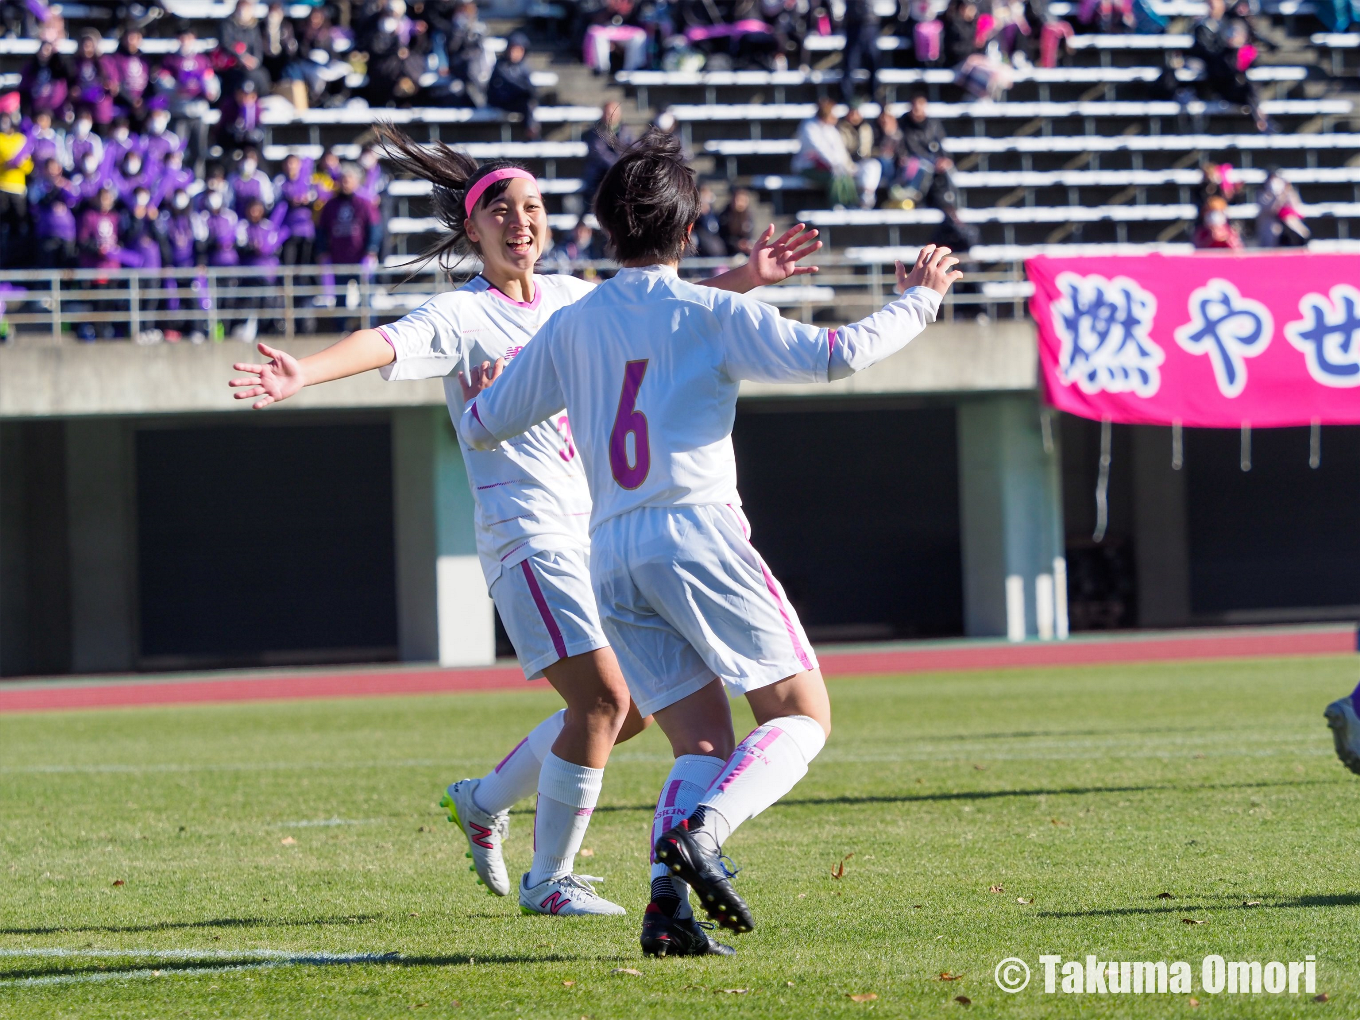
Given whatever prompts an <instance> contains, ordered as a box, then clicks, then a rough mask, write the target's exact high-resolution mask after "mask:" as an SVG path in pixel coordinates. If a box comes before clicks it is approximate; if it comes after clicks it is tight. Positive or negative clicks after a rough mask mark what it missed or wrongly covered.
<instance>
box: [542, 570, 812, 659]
mask: <svg viewBox="0 0 1360 1020" xmlns="http://www.w3.org/2000/svg"><path fill="white" fill-rule="evenodd" d="M520 568H521V569H522V570H523V571H524V580H525V581H527V582H528V584H529V594H530V595H532V596H533V597H534V605H536V606H538V615H539V616H541V617H543V625H544V626H545V627H547V628H548V636H549V637H550V638H552V643H553V650H554V651H555V652H557V657H558V658H559V659H565V658H566V657H567V643H566V641H564V640H562V631H561V630H560V629H559V628H558V626H557V621H556V620H554V619H553V617H552V612H551V611H550V610H549V609H548V600H547V599H545V598H544V597H543V589H542V588H540V587H539V586H538V578H536V577H535V576H534V568H533V567H531V566H529V561H528V560H521V561H520ZM811 668H812V667H811V666H809V667H808V669H811Z"/></svg>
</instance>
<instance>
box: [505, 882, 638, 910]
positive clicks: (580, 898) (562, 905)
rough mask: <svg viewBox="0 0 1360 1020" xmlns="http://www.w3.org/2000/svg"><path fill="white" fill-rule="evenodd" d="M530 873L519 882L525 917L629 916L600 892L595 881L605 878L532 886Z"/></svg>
mask: <svg viewBox="0 0 1360 1020" xmlns="http://www.w3.org/2000/svg"><path fill="white" fill-rule="evenodd" d="M528 881H529V873H528V872H525V873H524V877H523V878H521V879H520V880H519V909H520V912H521V913H525V914H551V915H553V916H554V917H618V916H619V915H620V914H626V913H627V912H628V911H626V910H624V909H623V908H622V907H621V906H619V905H618V904H617V903H610V902H609V901H608V900H607V899H605V898H604V897H603V896H601V895H600V894H599V893H597V892H596V891H595V890H594V889H593V888H592V887H591V884H590V883H592V882H603V881H604V879H602V878H596V877H595V876H594V875H564V876H563V877H562V878H550V879H548V881H546V882H540V883H539V884H538V885H536V886H533V887H532V888H530V887H529V885H528V884H527V883H528Z"/></svg>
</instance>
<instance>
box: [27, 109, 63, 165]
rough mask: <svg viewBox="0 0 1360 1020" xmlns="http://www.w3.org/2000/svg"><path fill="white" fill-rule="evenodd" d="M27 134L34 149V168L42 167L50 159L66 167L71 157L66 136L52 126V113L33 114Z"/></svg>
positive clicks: (44, 111)
mask: <svg viewBox="0 0 1360 1020" xmlns="http://www.w3.org/2000/svg"><path fill="white" fill-rule="evenodd" d="M27 133H28V141H29V144H30V145H31V146H32V147H33V149H32V152H31V153H30V155H32V157H33V165H34V166H37V167H40V166H42V165H43V164H44V163H46V162H47V161H48V160H49V159H55V160H57V162H59V163H61V164H62V165H63V166H65V165H66V162H67V158H68V155H69V152H68V150H67V148H66V136H65V134H64V133H63V132H61V131H58V130H57V129H56V128H54V127H53V126H52V114H51V113H49V112H48V111H46V110H41V111H39V112H37V113H35V114H33V119H32V121H31V122H30V123H29V126H28V132H27Z"/></svg>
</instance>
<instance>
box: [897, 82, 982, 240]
mask: <svg viewBox="0 0 1360 1020" xmlns="http://www.w3.org/2000/svg"><path fill="white" fill-rule="evenodd" d="M899 128H900V131H901V135H902V141H901V148H900V149H899V151H898V156H897V173H896V176H895V179H894V183H895V184H896V185H897V186H898V187H899V188H901V189H903V191H902V194H903V196H904V198H905V199H907V200H910V201H911V202H913V203H914V204H922V205H927V206H930V207H931V208H934V209H939V210H940V211H941V212H942V213H944V222H943V223H941V224H940V227H939V229H938V230H936V232H935V236H934V237H933V238H932V243H934V244H942V245H945V246H947V247H949V248H953V249H954V250H955V251H966V250H968V249H969V248H970V247H972V246H973V245H975V244H977V236H978V235H977V228H976V227H974V226H972V225H970V224H967V223H964V222H963V220H962V219H960V218H959V211H958V194H957V192H956V190H955V188H954V178H953V172H954V161H953V160H952V159H950V158H949V156H948V154H947V153H946V152H945V149H944V142H945V133H944V128H943V127H942V126H941V125H940V122H939V121H937V120H935V119H934V118H932V117H931V116H930V101H929V99H927V97H926V94H925V93H924V92H916V93H914V94H913V95H912V97H911V108H910V110H909V111H908V113H907V116H906V118H905V119H904V120H903V121H902V122H901V124H900V125H899Z"/></svg>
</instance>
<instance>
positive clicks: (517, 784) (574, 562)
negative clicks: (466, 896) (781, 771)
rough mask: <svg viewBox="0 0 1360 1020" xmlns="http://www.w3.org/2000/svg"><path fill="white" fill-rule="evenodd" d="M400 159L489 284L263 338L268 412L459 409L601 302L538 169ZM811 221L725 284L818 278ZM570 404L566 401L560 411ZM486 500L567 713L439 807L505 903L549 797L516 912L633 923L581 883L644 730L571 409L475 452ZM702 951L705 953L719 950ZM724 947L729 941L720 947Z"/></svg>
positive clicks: (256, 383) (494, 582)
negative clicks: (552, 222) (375, 405)
mask: <svg viewBox="0 0 1360 1020" xmlns="http://www.w3.org/2000/svg"><path fill="white" fill-rule="evenodd" d="M380 133H381V135H382V136H383V140H384V142H385V143H386V155H387V158H388V159H389V160H390V161H391V162H392V163H393V164H394V165H395V166H396V168H397V169H398V170H400V171H404V172H406V173H408V174H410V175H412V176H416V177H420V178H423V179H425V180H428V181H430V182H431V184H433V185H434V188H433V191H434V198H435V206H436V211H437V212H438V213H439V215H440V217H441V219H442V220H443V221H444V226H445V233H444V235H443V237H442V239H441V240H440V241H439V242H438V244H437V246H436V247H435V248H434V249H433V250H432V251H430V252H428V253H427V255H426V257H427V258H439V259H440V260H441V262H443V261H444V260H445V258H446V257H448V258H457V257H465V256H472V255H475V256H476V257H477V258H478V259H479V260H480V262H481V264H482V266H481V272H480V274H479V275H478V276H477V277H476V278H475V279H473V280H472V281H471V282H469V283H468V284H467V285H466V286H464V287H461V288H460V289H458V290H455V291H450V292H446V293H442V294H439V295H437V296H436V297H434V298H432V299H431V300H430V301H428V302H426V303H425V304H423V305H421V306H420V307H419V308H417V309H416V310H415V311H413V312H411V313H410V314H409V315H407V316H405V317H404V318H402V319H401V320H400V321H398V322H395V323H393V324H391V325H389V326H382V327H380V328H378V329H361V330H358V331H356V332H354V333H351V334H350V335H349V336H347V337H345V339H343V340H341V341H340V342H339V343H336V344H333V345H332V346H330V347H328V348H326V349H325V350H324V351H320V352H318V353H316V354H313V355H311V356H310V357H307V358H303V359H301V360H296V359H294V358H292V357H291V356H289V355H288V354H287V353H285V352H283V351H279V350H275V349H274V348H272V347H268V346H265V345H263V344H262V345H260V351H261V353H262V354H264V355H265V356H266V357H268V358H270V359H271V360H270V361H269V363H268V364H258V365H257V364H245V363H242V364H238V365H236V368H237V370H238V371H241V372H244V373H246V374H245V375H243V376H242V377H240V378H237V379H233V380H232V381H231V385H232V386H233V387H235V388H236V390H237V393H236V396H237V398H238V399H246V400H252V401H254V404H253V406H254V407H256V408H257V409H258V408H264V407H268V406H270V405H272V404H274V403H277V402H278V401H281V400H285V399H287V398H289V397H290V396H292V395H293V394H295V393H297V392H298V391H299V390H300V389H302V388H303V387H304V386H308V385H314V384H317V383H323V382H327V381H329V380H333V379H340V378H344V377H346V376H351V375H355V374H358V373H360V372H365V371H370V370H373V369H380V370H381V371H382V373H383V375H384V376H385V377H386V378H388V379H393V380H397V379H424V378H434V377H441V376H442V377H444V379H445V382H444V390H445V394H446V396H447V400H448V405H449V410H450V413H451V414H452V416H453V417H454V418H455V420H456V418H457V416H458V415H459V414H461V413H462V408H463V399H464V397H463V394H462V392H461V390H460V388H459V385H458V382H457V380H456V379H455V378H454V376H455V374H457V373H458V372H459V370H460V369H463V368H465V367H468V366H470V365H478V364H482V363H484V362H485V363H487V364H489V363H490V362H491V360H493V359H500V358H505V359H509V358H513V357H514V356H515V354H516V353H517V352H518V351H520V350H522V349H525V345H527V344H529V342H530V340H531V339H532V338H533V336H534V334H535V333H536V332H537V331H538V329H539V327H540V326H542V325H543V323H544V322H545V321H546V320H547V318H548V317H549V316H550V315H551V314H552V313H553V312H554V311H556V310H557V309H559V308H561V307H563V306H565V305H568V304H570V303H571V302H573V301H576V300H578V299H579V298H581V297H583V296H585V295H587V294H589V293H591V292H592V291H593V290H594V288H593V286H592V285H590V284H587V283H585V282H584V281H581V280H576V279H573V278H572V277H570V276H540V275H538V274H537V273H535V272H534V267H535V264H536V263H537V262H538V260H539V258H540V257H541V256H542V255H543V252H544V251H545V249H546V248H547V244H548V239H549V236H550V235H549V230H548V216H547V209H546V208H545V207H544V203H543V197H542V194H541V193H540V192H539V188H538V182H537V181H536V180H535V179H534V176H533V175H532V174H531V173H529V172H528V171H527V170H525V169H524V168H523V167H520V166H517V165H515V164H513V163H509V162H507V161H504V160H499V161H493V162H490V163H485V164H482V165H481V166H478V165H477V164H476V163H475V162H474V161H473V160H472V159H470V158H469V157H467V156H464V155H461V154H459V153H457V152H453V151H452V150H450V149H448V148H447V147H445V146H432V147H426V146H420V145H416V144H414V143H412V142H411V141H410V140H409V139H407V138H406V137H405V136H404V135H400V134H398V133H397V132H395V131H393V130H391V129H390V128H380ZM815 236H816V232H815V231H811V232H803V231H802V230H801V227H800V228H795V229H793V230H790V231H788V232H787V233H785V234H784V235H783V236H782V237H780V238H778V239H777V240H775V239H773V232H772V231H767V232H766V234H765V236H764V238H762V240H761V243H760V245H758V246H757V248H756V250H755V251H754V252H753V253H752V257H751V259H750V261H749V262H747V263H746V265H744V266H742V267H741V268H739V269H735V270H733V271H732V272H730V273H726V274H724V275H723V276H720V277H716V278H715V279H713V280H712V281H710V282H711V284H712V285H713V286H715V287H734V288H738V289H750V288H752V287H755V286H758V285H760V284H765V283H776V282H778V281H780V280H783V279H787V278H788V277H790V276H795V275H800V274H804V273H812V272H815V271H816V270H815V268H813V267H800V266H798V265H797V263H798V261H799V259H801V258H802V257H804V256H805V255H809V254H811V253H812V252H815V251H816V250H817V249H818V248H820V247H821V245H820V243H818V242H816V241H815ZM559 407H560V405H559ZM463 458H464V463H465V466H466V468H467V472H468V480H469V483H470V485H471V486H472V490H473V498H474V500H475V502H476V506H477V513H476V531H477V549H478V553H479V554H480V557H481V561H482V568H483V571H484V573H485V576H486V583H487V586H488V588H489V589H490V593H491V597H492V599H493V600H494V601H495V603H496V609H497V611H498V612H499V613H500V617H501V620H502V621H503V622H504V624H505V628H506V631H507V632H508V633H509V635H510V640H511V642H512V643H513V644H514V646H515V652H516V654H517V655H518V656H519V660H520V665H521V666H522V667H523V669H524V674H525V676H526V677H527V678H529V679H532V678H534V677H536V676H546V677H547V679H548V682H549V683H551V684H552V686H553V688H554V689H555V690H557V691H558V692H559V693H560V694H561V695H562V697H563V699H564V700H565V701H566V703H567V708H566V711H565V712H555V713H554V714H552V715H551V716H549V717H548V718H547V719H545V720H543V721H542V722H541V723H539V724H538V725H537V726H536V727H535V728H534V729H533V730H532V731H531V732H530V733H529V734H528V735H527V736H526V737H525V738H524V739H523V740H521V741H520V742H519V744H518V745H517V746H516V747H515V748H514V749H513V750H512V751H511V752H510V753H509V754H507V755H506V756H505V758H504V760H502V761H501V763H500V764H499V765H497V766H496V767H495V768H494V769H493V770H492V771H490V772H488V773H487V774H486V775H485V776H483V777H481V778H469V779H463V780H460V781H458V782H455V783H453V784H451V785H450V786H449V788H448V790H447V792H446V794H445V796H444V799H443V801H442V803H443V805H444V806H445V807H447V808H448V810H449V821H451V822H455V823H457V824H458V825H459V827H460V828H461V829H462V831H463V834H464V835H465V836H466V838H467V841H468V856H469V857H470V858H472V868H473V869H475V870H476V872H477V875H478V877H479V880H480V881H482V882H483V883H485V885H486V886H487V888H488V889H489V890H490V891H491V892H493V893H495V894H496V895H498V896H505V895H507V894H508V893H509V892H510V891H511V889H512V883H511V880H510V877H509V875H508V874H507V872H506V867H505V861H504V856H503V845H504V842H505V839H506V836H507V835H508V832H509V822H510V819H509V808H510V806H511V805H513V804H514V803H516V802H517V801H519V800H521V799H522V798H524V797H526V796H529V795H530V794H533V793H537V794H538V799H537V803H536V805H535V813H534V858H533V863H532V865H531V866H530V869H529V871H528V873H527V874H525V875H524V876H523V878H522V879H521V880H520V882H519V883H518V885H519V890H518V891H519V902H520V906H521V908H522V909H523V910H524V911H526V912H528V913H539V914H551V915H554V916H559V917H565V916H580V915H589V914H597V915H598V914H621V913H623V908H622V907H619V906H617V905H616V904H614V903H611V902H609V901H608V900H606V899H604V898H603V897H601V896H599V895H597V894H596V893H595V891H594V890H593V888H592V884H591V883H592V880H591V879H590V877H589V876H584V875H576V874H573V871H572V865H573V862H574V861H575V858H576V853H577V850H579V849H580V846H581V840H582V838H583V837H584V835H585V831H586V826H587V825H588V824H589V822H590V816H591V812H592V810H593V808H594V806H595V803H596V799H597V797H598V796H599V792H600V786H601V783H602V779H603V770H604V766H605V763H606V762H607V761H608V759H609V752H610V749H611V748H612V747H613V745H614V744H615V743H616V742H618V741H621V740H627V739H629V738H630V737H631V736H633V735H634V734H636V733H638V732H639V731H640V730H641V729H642V727H643V726H644V725H645V724H646V721H647V720H645V719H643V718H641V717H640V716H639V715H638V713H637V711H636V710H635V709H634V708H632V706H631V704H630V702H629V697H628V688H627V685H626V684H625V683H624V679H623V676H622V674H621V673H620V671H619V668H618V665H617V663H616V662H615V659H614V655H613V653H612V652H611V651H610V649H609V646H608V643H607V641H606V639H605V636H604V633H603V631H602V629H601V627H600V622H599V613H598V611H597V610H596V608H595V597H594V594H593V592H592V591H591V586H590V571H589V566H588V564H589V559H590V547H589V537H588V534H587V530H586V517H587V516H588V515H589V513H590V496H589V492H588V490H587V487H586V482H585V475H584V472H583V470H582V469H581V465H580V461H579V459H578V458H577V456H576V450H575V447H574V446H573V444H572V441H571V427H570V424H569V422H568V420H567V416H566V415H564V414H558V415H554V416H553V418H552V420H551V421H548V422H544V423H543V424H541V425H538V426H536V427H535V428H533V429H530V430H527V431H526V432H525V434H523V435H520V436H518V437H516V439H515V440H514V441H513V442H509V443H505V444H503V445H502V446H500V447H499V448H498V449H496V450H494V451H489V452H478V451H474V450H470V449H467V448H465V449H464V450H463ZM704 944H705V945H708V941H707V940H706V941H705V943H704ZM713 945H714V946H716V943H713Z"/></svg>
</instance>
